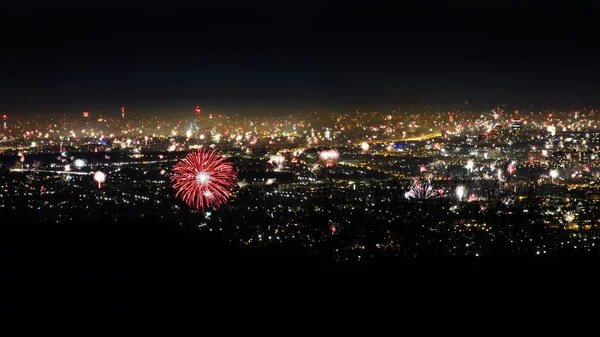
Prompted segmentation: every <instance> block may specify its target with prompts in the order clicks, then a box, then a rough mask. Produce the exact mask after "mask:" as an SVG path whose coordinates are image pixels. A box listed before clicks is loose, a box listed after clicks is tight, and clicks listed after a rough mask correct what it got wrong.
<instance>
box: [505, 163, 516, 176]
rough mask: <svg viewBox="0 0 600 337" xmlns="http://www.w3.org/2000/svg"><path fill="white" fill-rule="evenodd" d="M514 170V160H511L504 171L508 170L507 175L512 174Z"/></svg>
mask: <svg viewBox="0 0 600 337" xmlns="http://www.w3.org/2000/svg"><path fill="white" fill-rule="evenodd" d="M515 171H516V168H515V162H514V161H511V162H510V163H509V164H508V168H507V169H506V172H508V175H509V176H512V175H513V174H514V173H515Z"/></svg>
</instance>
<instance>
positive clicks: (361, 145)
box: [360, 142, 371, 151]
mask: <svg viewBox="0 0 600 337" xmlns="http://www.w3.org/2000/svg"><path fill="white" fill-rule="evenodd" d="M370 147H371V146H370V145H369V143H367V142H362V143H361V144H360V148H361V149H362V150H363V151H368V150H369V148H370Z"/></svg>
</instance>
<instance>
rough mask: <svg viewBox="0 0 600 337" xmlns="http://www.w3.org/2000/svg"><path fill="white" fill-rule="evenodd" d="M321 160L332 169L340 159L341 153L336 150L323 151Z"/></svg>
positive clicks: (320, 154) (320, 155)
mask: <svg viewBox="0 0 600 337" xmlns="http://www.w3.org/2000/svg"><path fill="white" fill-rule="evenodd" d="M319 158H320V159H321V160H322V161H324V162H325V164H326V165H327V167H331V166H333V165H334V164H335V162H336V161H337V160H338V159H340V153H339V152H338V150H335V149H330V150H323V151H321V152H319Z"/></svg>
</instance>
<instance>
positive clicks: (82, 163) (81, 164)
mask: <svg viewBox="0 0 600 337" xmlns="http://www.w3.org/2000/svg"><path fill="white" fill-rule="evenodd" d="M86 164H87V163H86V162H85V160H83V159H75V161H73V165H75V167H76V168H78V169H80V168H82V167H84V166H85V165H86Z"/></svg>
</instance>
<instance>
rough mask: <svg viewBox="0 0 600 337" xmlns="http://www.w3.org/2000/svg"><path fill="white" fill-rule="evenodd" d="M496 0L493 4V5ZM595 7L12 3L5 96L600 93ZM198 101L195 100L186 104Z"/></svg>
mask: <svg viewBox="0 0 600 337" xmlns="http://www.w3.org/2000/svg"><path fill="white" fill-rule="evenodd" d="M484 6H486V5H484ZM596 7H597V5H596ZM593 13H594V10H593V7H590V6H587V7H586V8H584V7H575V6H562V7H560V6H556V5H548V4H545V5H543V4H524V5H521V6H516V5H510V4H509V5H506V6H504V7H502V6H493V7H479V8H474V7H467V6H458V7H453V8H450V7H447V6H446V7H444V6H442V5H441V4H435V3H434V2H429V3H427V4H419V5H415V4H413V5H410V6H409V5H403V6H399V5H390V4H387V5H384V4H371V5H358V4H345V5H339V4H338V5H332V4H321V5H312V6H310V5H306V6H302V7H298V8H286V7H283V6H279V7H276V6H264V5H257V6H253V7H251V8H250V7H246V8H244V7H239V6H237V7H236V6H231V5H230V6H226V5H222V6H220V7H219V6H208V7H201V6H197V7H195V8H194V9H190V8H188V9H167V10H163V9H160V10H158V9H154V8H130V9H115V8H108V7H104V8H92V7H87V6H84V5H80V6H79V7H71V8H70V9H66V10H65V9H60V8H49V7H39V8H38V9H37V10H30V9H26V8H22V6H20V7H19V6H15V7H12V8H11V7H9V8H7V10H5V11H3V13H2V16H1V19H2V23H1V24H0V28H1V29H2V30H3V31H5V32H12V33H11V34H7V35H6V36H5V39H4V46H5V52H3V53H2V55H0V64H1V65H2V67H1V68H0V69H1V72H2V77H3V79H4V80H3V81H1V84H0V90H1V93H0V110H2V111H7V112H10V113H13V114H19V111H21V110H23V111H25V112H26V113H29V112H37V111H43V110H47V111H55V112H67V113H76V112H80V111H84V110H88V111H97V110H102V111H104V110H109V111H111V110H112V109H114V108H117V109H118V107H120V106H126V107H131V108H132V109H134V110H139V111H146V112H148V113H150V114H155V113H159V112H161V111H165V112H167V111H185V109H189V110H190V111H191V110H192V109H193V107H194V106H195V105H198V104H199V105H201V106H202V107H203V108H204V109H208V110H213V111H222V112H229V113H240V114H242V115H243V114H245V113H246V112H245V111H247V113H249V114H256V113H261V112H269V111H276V112H285V111H290V110H292V109H297V110H306V109H314V108H319V109H324V110H325V109H333V110H335V109H338V110H342V109H357V108H358V109H369V110H377V109H381V110H385V109H395V108H402V107H404V106H411V105H444V104H449V105H460V104H462V103H463V102H464V101H465V100H468V101H469V102H470V104H475V103H480V104H501V103H508V104H509V105H519V104H522V103H524V102H532V101H534V102H539V103H542V102H549V101H560V102H568V103H569V104H573V103H575V102H583V103H584V104H591V105H594V104H598V100H597V96H596V92H597V90H598V89H599V86H598V84H597V83H596V82H595V79H596V78H597V77H598V75H599V74H600V73H599V71H600V70H599V69H600V68H598V67H597V64H598V61H597V53H598V51H600V49H599V48H600V47H598V43H597V42H598V36H600V35H598V32H599V30H600V29H599V28H598V25H597V24H596V23H595V21H594V20H593V19H594V18H593ZM187 107H189V108H187Z"/></svg>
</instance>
